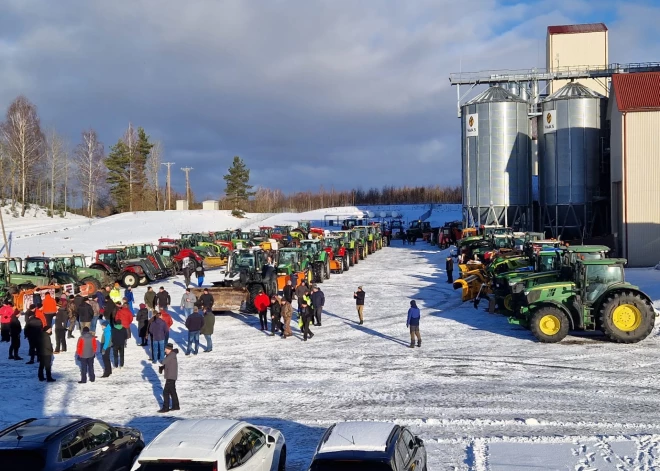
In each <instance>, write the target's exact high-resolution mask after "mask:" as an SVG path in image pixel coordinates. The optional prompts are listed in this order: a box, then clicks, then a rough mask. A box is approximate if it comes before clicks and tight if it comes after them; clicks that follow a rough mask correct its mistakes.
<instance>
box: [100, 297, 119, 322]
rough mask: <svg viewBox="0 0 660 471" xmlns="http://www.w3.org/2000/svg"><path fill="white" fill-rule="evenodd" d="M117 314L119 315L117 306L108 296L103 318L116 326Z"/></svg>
mask: <svg viewBox="0 0 660 471" xmlns="http://www.w3.org/2000/svg"><path fill="white" fill-rule="evenodd" d="M115 314H117V305H116V304H115V302H114V301H113V300H112V299H110V296H106V297H105V310H104V311H103V317H104V318H105V320H106V321H108V322H109V323H110V325H115Z"/></svg>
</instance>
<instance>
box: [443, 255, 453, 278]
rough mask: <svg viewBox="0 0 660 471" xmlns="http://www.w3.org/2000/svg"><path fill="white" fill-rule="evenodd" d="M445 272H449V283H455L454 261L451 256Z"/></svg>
mask: <svg viewBox="0 0 660 471" xmlns="http://www.w3.org/2000/svg"><path fill="white" fill-rule="evenodd" d="M445 271H446V272H447V283H453V282H454V259H453V258H451V256H449V257H447V260H446V261H445Z"/></svg>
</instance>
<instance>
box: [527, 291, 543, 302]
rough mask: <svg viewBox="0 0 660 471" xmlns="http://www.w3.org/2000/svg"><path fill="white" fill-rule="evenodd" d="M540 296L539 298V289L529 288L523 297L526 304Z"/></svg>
mask: <svg viewBox="0 0 660 471" xmlns="http://www.w3.org/2000/svg"><path fill="white" fill-rule="evenodd" d="M540 298H541V291H540V290H530V291H527V292H526V293H525V299H526V300H527V304H528V305H529V304H533V303H535V302H536V301H538V300H539V299H540Z"/></svg>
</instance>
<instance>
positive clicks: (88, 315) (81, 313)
mask: <svg viewBox="0 0 660 471" xmlns="http://www.w3.org/2000/svg"><path fill="white" fill-rule="evenodd" d="M92 320H94V310H93V309H92V306H90V305H89V298H85V299H84V300H83V302H82V304H81V305H80V306H79V307H78V322H80V330H81V331H82V329H84V328H85V327H87V328H88V329H91V328H92Z"/></svg>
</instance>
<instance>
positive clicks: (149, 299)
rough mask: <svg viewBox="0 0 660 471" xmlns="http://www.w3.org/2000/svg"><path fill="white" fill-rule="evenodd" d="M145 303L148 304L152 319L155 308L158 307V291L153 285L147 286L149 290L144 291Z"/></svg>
mask: <svg viewBox="0 0 660 471" xmlns="http://www.w3.org/2000/svg"><path fill="white" fill-rule="evenodd" d="M144 304H146V305H147V311H148V312H149V319H151V317H152V316H153V315H154V310H155V309H156V292H155V291H154V290H153V288H152V287H151V286H149V287H147V292H146V293H144Z"/></svg>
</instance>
